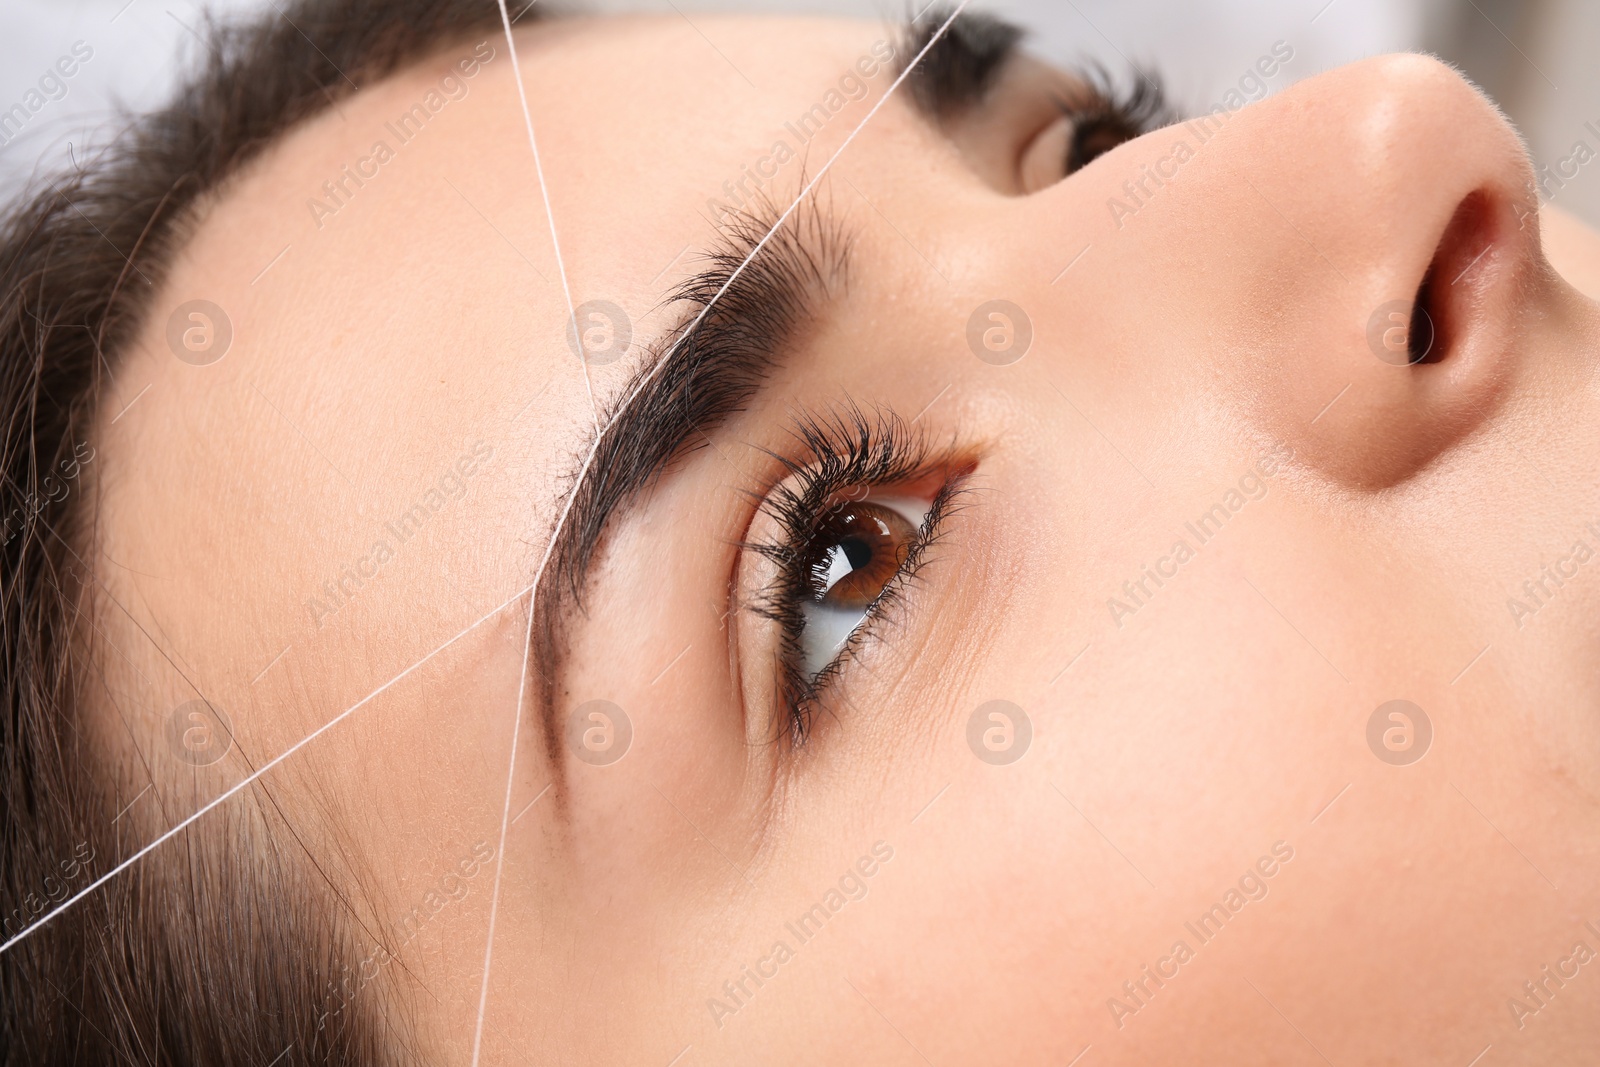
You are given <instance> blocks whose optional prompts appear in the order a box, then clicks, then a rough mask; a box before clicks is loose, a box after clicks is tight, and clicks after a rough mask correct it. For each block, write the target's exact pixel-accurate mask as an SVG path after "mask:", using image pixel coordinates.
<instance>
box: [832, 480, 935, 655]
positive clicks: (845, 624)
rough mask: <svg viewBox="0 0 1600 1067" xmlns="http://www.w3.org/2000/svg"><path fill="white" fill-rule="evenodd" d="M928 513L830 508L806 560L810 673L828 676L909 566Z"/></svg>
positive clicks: (869, 505) (864, 503) (883, 505)
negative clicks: (853, 636)
mask: <svg viewBox="0 0 1600 1067" xmlns="http://www.w3.org/2000/svg"><path fill="white" fill-rule="evenodd" d="M927 513H928V507H927V505H925V504H920V505H919V504H918V503H916V502H900V501H896V502H893V503H889V502H875V501H870V500H849V501H845V502H843V503H841V504H838V505H835V506H834V507H832V508H830V509H829V510H828V512H827V513H826V514H824V516H823V517H822V520H821V521H820V522H819V523H818V524H817V527H816V529H815V530H814V531H813V532H812V535H811V537H810V539H809V543H808V544H807V545H806V546H805V547H804V549H803V551H802V554H801V561H802V563H801V566H802V568H803V571H804V573H805V574H807V575H808V576H809V579H810V581H809V585H810V590H809V592H810V597H809V601H808V602H807V603H805V604H804V605H803V606H802V616H803V618H804V620H805V628H804V629H803V630H802V631H801V633H800V652H801V657H802V660H803V663H802V666H803V669H804V670H805V672H806V673H807V674H809V675H811V676H813V677H814V676H816V675H818V674H820V673H822V671H823V670H825V669H826V668H827V666H828V664H829V663H831V662H832V661H833V659H834V657H835V656H837V655H838V654H839V652H840V650H841V649H842V648H843V647H844V645H845V643H846V642H847V641H849V639H850V636H851V634H853V633H855V631H856V628H857V627H859V626H860V625H861V623H862V622H864V621H865V620H866V617H867V612H868V610H869V609H870V608H871V607H872V605H873V604H874V603H875V602H877V601H878V599H879V598H880V597H882V596H883V595H884V592H885V591H886V590H887V589H888V587H889V583H890V582H892V581H893V580H894V579H895V576H896V575H898V574H899V573H900V571H901V568H903V567H904V566H905V563H906V560H907V559H908V558H909V557H910V555H911V550H912V548H913V547H914V546H915V545H916V542H917V536H918V531H919V530H920V528H921V526H922V523H923V521H924V520H925V519H926V517H927Z"/></svg>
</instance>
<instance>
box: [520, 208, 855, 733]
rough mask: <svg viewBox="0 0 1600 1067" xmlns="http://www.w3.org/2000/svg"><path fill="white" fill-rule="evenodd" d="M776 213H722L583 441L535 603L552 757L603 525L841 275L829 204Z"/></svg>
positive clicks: (838, 231) (751, 386)
mask: <svg viewBox="0 0 1600 1067" xmlns="http://www.w3.org/2000/svg"><path fill="white" fill-rule="evenodd" d="M779 217H780V212H779V210H778V209H777V208H776V207H775V206H774V205H772V204H771V203H770V202H762V203H761V204H759V205H758V206H757V207H756V210H754V211H753V212H739V213H737V214H735V215H734V216H732V217H731V218H730V219H729V220H728V222H727V223H726V225H725V227H724V230H723V234H722V240H721V242H720V244H718V245H717V246H716V247H715V248H714V249H713V250H711V251H707V252H703V253H702V258H703V260H704V263H705V266H704V268H703V269H702V270H701V271H699V272H698V273H696V274H695V275H693V276H692V277H690V278H689V279H687V280H686V281H684V282H682V283H680V284H679V285H677V286H675V287H674V288H673V289H672V291H671V293H670V294H669V295H668V297H667V299H666V301H665V303H666V304H667V305H668V306H671V305H674V304H681V305H683V310H682V312H681V313H680V315H679V316H678V318H677V320H676V323H675V325H674V326H673V327H672V328H671V329H669V330H668V331H666V333H665V334H663V335H662V337H661V339H659V340H657V341H656V342H654V343H653V344H651V345H650V346H648V347H649V350H650V351H651V352H652V353H654V358H646V359H645V360H643V361H642V363H641V365H640V368H639V369H638V370H637V371H636V372H635V373H634V375H633V376H632V378H631V379H630V380H629V382H628V384H627V386H626V387H624V388H623V389H621V390H619V392H618V393H617V394H616V396H615V397H614V398H613V399H612V400H611V401H609V402H608V404H607V410H606V411H605V412H604V413H603V415H602V418H601V420H600V423H601V425H602V426H603V427H605V430H604V431H603V432H602V433H600V435H599V437H598V439H597V440H591V442H590V448H592V449H593V451H594V455H593V457H592V459H590V460H589V461H588V464H587V470H586V473H585V476H584V477H582V478H581V479H578V480H577V482H576V484H575V485H574V487H573V489H572V493H573V501H572V508H571V513H570V516H569V519H568V521H567V523H566V524H565V525H564V526H563V527H562V529H561V532H560V533H559V535H558V536H557V538H556V543H555V545H554V546H553V547H552V551H551V557H550V564H549V568H550V578H551V580H550V582H548V583H547V584H546V585H545V586H544V588H543V589H542V590H540V593H539V598H538V600H537V602H536V603H535V604H534V605H533V610H534V611H535V612H536V613H537V614H536V617H537V618H539V619H541V620H542V621H541V622H540V624H539V626H538V627H537V629H538V633H539V637H538V640H539V642H540V649H539V651H540V656H539V661H540V662H541V663H542V664H543V665H544V670H543V671H542V672H541V673H542V676H543V680H544V681H543V688H544V691H545V700H544V702H543V705H544V717H545V720H546V723H545V725H546V731H545V737H546V745H547V747H548V748H549V750H550V752H551V754H552V756H553V755H555V753H556V745H557V744H558V741H559V738H558V737H557V736H556V730H555V729H554V725H555V724H554V723H552V722H551V721H550V718H551V715H552V711H553V703H554V702H553V699H552V698H553V694H554V691H553V685H554V681H555V676H556V674H557V673H558V672H557V670H556V669H555V668H556V667H557V665H558V658H559V653H560V643H561V639H562V636H563V633H564V628H565V625H566V622H567V621H568V620H567V616H569V615H570V614H571V611H572V609H578V610H581V608H582V599H583V591H584V587H585V584H586V582H587V580H588V576H589V572H590V570H591V568H592V567H593V564H594V562H595V559H596V557H597V555H598V553H599V550H600V547H601V542H602V537H603V534H604V532H605V529H606V527H607V525H608V524H609V523H610V522H611V520H612V519H613V518H614V517H615V516H616V514H617V513H618V512H620V511H623V510H626V509H627V508H628V507H629V506H630V505H631V504H633V503H634V502H636V501H637V500H638V498H639V497H640V495H641V494H643V493H644V492H645V490H647V489H648V488H649V487H650V486H651V485H652V484H653V483H654V482H655V481H656V480H657V479H658V478H659V477H660V475H661V473H662V472H663V471H664V470H665V469H666V467H667V465H668V464H669V463H671V462H672V461H673V460H674V459H675V458H677V457H678V456H680V455H681V454H683V453H684V452H686V451H690V450H693V449H696V448H700V447H704V446H705V445H706V444H708V443H709V440H710V438H709V435H710V434H711V433H713V432H714V431H715V430H716V429H718V428H719V427H720V426H722V425H723V424H724V423H725V422H726V421H727V420H728V419H729V418H730V417H731V416H733V415H734V414H736V413H738V412H739V411H741V410H743V409H744V407H745V406H746V405H747V404H748V403H749V402H750V400H751V399H752V398H753V397H754V396H755V395H756V393H757V392H758V391H759V390H760V388H761V387H762V385H764V384H765V383H766V382H767V381H768V380H769V379H770V378H771V377H772V375H773V374H774V373H775V372H776V371H777V369H778V368H779V367H780V366H781V365H782V364H783V363H784V362H785V360H786V358H787V357H788V356H789V355H791V354H792V353H793V346H794V341H795V338H796V337H797V335H798V334H799V332H800V331H801V329H802V328H803V327H804V326H805V325H806V324H807V323H808V322H811V321H813V320H814V318H815V317H816V316H817V315H818V314H819V313H820V312H821V310H822V308H823V307H824V305H825V304H826V303H827V302H829V301H830V300H831V299H833V298H834V297H835V296H836V295H838V294H839V293H840V292H841V291H842V289H843V288H844V286H845V285H846V283H847V276H848V269H849V262H850V243H851V242H850V237H849V234H848V232H847V231H846V230H845V228H844V227H843V225H842V224H841V223H840V222H839V221H838V220H837V219H835V218H834V216H833V215H832V213H831V212H830V211H829V210H828V209H827V208H826V206H824V205H823V204H821V203H820V202H819V201H818V200H817V199H816V197H815V196H812V197H808V198H807V200H806V201H805V202H804V203H803V204H802V205H800V207H799V208H798V209H797V210H796V211H794V212H793V213H792V214H791V215H789V217H788V218H787V219H785V220H784V221H783V222H782V224H781V225H780V224H779V221H778V220H779ZM769 233H770V234H771V237H770V238H769V237H768V236H767V235H768V234H769ZM763 238H766V243H765V244H763V243H762V240H763ZM746 261H748V263H747V262H746ZM741 265H743V270H740V267H741ZM719 293H720V294H721V295H720V296H718V295H717V294H719ZM708 308H709V311H708V310H707V309H708ZM586 453H587V450H586ZM573 477H574V478H576V475H574V476H573Z"/></svg>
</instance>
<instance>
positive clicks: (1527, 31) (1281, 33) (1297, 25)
mask: <svg viewBox="0 0 1600 1067" xmlns="http://www.w3.org/2000/svg"><path fill="white" fill-rule="evenodd" d="M278 2H279V3H281V0H278ZM373 2H374V3H382V2H383V0H373ZM483 2H484V3H485V4H492V3H494V0H483ZM911 2H912V3H913V4H915V7H912V8H907V7H905V6H902V0H738V2H726V0H725V2H718V0H676V6H674V0H589V2H580V3H571V4H569V5H566V6H573V7H581V8H584V9H598V10H605V11H621V10H652V11H661V12H665V13H668V14H673V13H677V14H678V15H679V16H680V17H688V18H691V19H692V18H693V16H694V13H695V12H696V11H705V10H728V11H732V10H737V11H752V10H800V11H815V12H828V13H838V14H854V15H861V16H867V17H885V16H890V17H893V16H901V15H903V14H904V13H905V12H906V11H907V10H915V9H916V8H920V7H921V6H922V5H923V4H924V3H925V2H926V0H911ZM509 3H510V7H511V10H512V12H513V13H516V12H517V11H519V10H520V9H521V8H522V7H523V6H524V5H525V4H526V3H527V0H509ZM273 6H274V0H209V2H207V0H0V197H4V198H8V197H9V196H10V194H11V193H12V192H14V191H16V190H17V189H19V188H20V187H21V186H22V185H23V184H24V183H26V182H27V181H28V179H29V177H30V176H31V175H33V174H34V172H35V170H36V169H37V168H40V167H41V166H43V167H53V166H58V165H63V164H67V163H68V162H69V161H70V160H71V159H72V158H74V157H75V156H76V155H77V154H78V153H80V152H81V151H82V150H83V146H84V145H85V144H86V143H91V144H92V143H94V141H95V139H96V137H97V134H96V131H97V130H98V131H100V132H99V134H98V137H99V139H102V140H103V138H104V131H105V129H106V127H107V124H109V123H113V122H115V120H116V117H117V114H118V109H119V108H131V109H141V108H145V107H149V106H151V105H154V104H156V103H159V102H160V101H161V100H162V99H163V98H164V96H165V95H166V94H167V92H169V91H170V89H171V87H172V85H173V83H174V80H175V79H176V77H177V73H178V71H179V70H181V69H182V64H183V62H184V61H185V59H186V57H188V56H190V55H192V46H193V45H194V44H195V43H196V37H195V33H196V30H197V29H198V28H199V27H200V26H201V25H202V23H203V19H204V13H205V12H206V11H207V10H210V11H214V12H216V13H218V14H219V15H236V14H245V13H248V12H251V11H255V10H267V11H271V10H272V8H273ZM974 6H976V7H982V8H986V9H989V10H993V11H997V12H1000V13H1003V14H1005V15H1007V16H1009V17H1011V18H1013V19H1015V20H1017V21H1019V22H1021V23H1022V24H1023V25H1025V26H1027V27H1028V28H1029V29H1030V31H1031V32H1032V35H1033V47H1034V49H1035V51H1037V52H1038V53H1040V54H1041V55H1043V56H1044V57H1046V58H1048V59H1051V60H1055V61H1059V62H1068V63H1070V62H1073V61H1077V60H1082V59H1093V60H1098V61H1099V62H1101V63H1103V64H1105V65H1106V66H1107V67H1108V68H1109V69H1110V70H1112V71H1113V72H1124V73H1125V72H1127V71H1129V69H1130V67H1136V68H1137V69H1140V70H1146V71H1151V70H1153V71H1157V72H1159V73H1160V74H1161V75H1162V77H1163V78H1164V79H1165V81H1166V84H1167V87H1168V89H1169V90H1170V95H1171V96H1172V99H1173V102H1174V103H1175V104H1177V105H1178V106H1179V107H1180V108H1182V109H1184V110H1200V109H1205V108H1208V107H1210V106H1211V105H1212V104H1214V103H1218V102H1220V101H1221V99H1222V96H1223V94H1224V93H1226V92H1227V91H1228V90H1229V89H1231V88H1234V87H1235V86H1237V85H1238V83H1239V79H1240V78H1241V76H1243V75H1244V74H1245V72H1246V71H1247V69H1248V68H1249V67H1250V66H1251V65H1252V64H1253V63H1254V62H1255V61H1256V59H1257V58H1258V57H1260V56H1262V55H1264V54H1266V53H1267V52H1268V51H1269V50H1270V49H1271V47H1272V45H1273V43H1274V42H1275V41H1279V40H1281V41H1284V42H1287V44H1288V45H1289V46H1290V47H1292V48H1293V49H1294V59H1293V61H1292V62H1290V63H1289V64H1288V65H1287V66H1286V67H1285V68H1284V69H1283V71H1282V72H1281V73H1280V74H1278V75H1277V76H1275V77H1274V78H1272V79H1271V80H1270V81H1269V88H1270V90H1271V91H1272V92H1278V91H1281V90H1282V89H1283V88H1284V87H1285V86H1286V85H1289V84H1291V83H1292V82H1294V81H1296V80H1298V79H1300V78H1305V77H1309V76H1311V75H1313V74H1316V73H1317V72H1319V71H1322V70H1326V69H1328V68H1329V67H1334V66H1338V65H1340V64H1342V63H1347V62H1350V61H1351V60H1354V59H1359V58H1361V57H1363V56H1368V55H1373V54H1376V53H1380V52H1393V51H1402V50H1421V51H1427V52H1432V53H1434V54H1436V55H1438V56H1440V57H1442V58H1444V59H1445V60H1447V61H1449V62H1450V63H1452V64H1454V65H1455V66H1457V67H1459V68H1460V69H1461V70H1462V71H1463V72H1464V73H1465V74H1466V75H1467V76H1468V77H1470V78H1471V79H1472V80H1473V81H1474V82H1476V83H1477V84H1478V85H1479V86H1481V87H1482V88H1483V89H1484V90H1485V91H1487V92H1488V93H1489V95H1490V96H1492V97H1493V98H1494V99H1495V100H1497V101H1498V102H1499V103H1500V106H1501V107H1502V108H1503V109H1504V110H1505V111H1506V113H1507V114H1509V115H1510V116H1511V118H1512V120H1513V121H1514V122H1516V124H1517V125H1518V127H1519V128H1520V129H1521V130H1522V133H1523V136H1524V137H1525V138H1526V140H1527V142H1528V145H1529V147H1530V149H1531V151H1532V153H1533V157H1534V161H1535V164H1536V165H1538V166H1541V167H1548V168H1550V170H1549V172H1548V177H1546V176H1545V175H1544V174H1543V172H1541V178H1542V179H1543V184H1542V190H1541V193H1542V198H1543V199H1545V200H1546V201H1548V202H1554V203H1557V204H1559V205H1560V206H1562V207H1564V208H1566V209H1567V210H1569V211H1572V212H1574V213H1575V214H1577V215H1579V216H1580V217H1582V218H1584V219H1586V220H1587V221H1588V222H1589V223H1590V224H1591V225H1596V226H1600V165H1595V166H1583V165H1579V163H1578V162H1577V161H1576V158H1575V157H1578V158H1582V159H1585V160H1586V159H1587V158H1588V156H1589V155H1590V154H1591V153H1595V154H1600V62H1597V61H1596V56H1595V52H1596V50H1597V48H1600V0H976V3H975V5H974ZM75 48H76V52H75V51H74V49H75ZM63 57H68V59H69V62H67V63H66V64H65V65H64V66H62V67H60V68H59V69H60V70H66V69H69V68H71V69H73V71H74V73H73V74H72V76H71V77H68V78H63V79H61V81H60V82H59V83H57V82H54V81H50V82H47V84H46V87H45V88H46V90H47V91H46V92H43V93H39V92H36V93H35V94H34V95H32V96H30V95H29V93H30V90H38V89H39V88H40V79H41V78H49V77H50V75H51V72H52V71H55V70H57V67H56V64H57V62H58V60H61V59H62V58H63ZM58 84H59V85H62V86H64V92H63V91H62V89H58V88H57V85H58ZM52 97H55V98H52ZM41 99H42V100H43V103H42V106H38V108H37V110H36V111H34V110H30V111H29V112H28V115H27V120H26V122H18V121H17V120H16V118H15V117H13V119H12V122H11V123H9V124H8V123H5V122H4V121H3V115H4V113H5V112H6V111H9V110H11V109H12V108H13V105H17V104H23V105H24V107H25V108H27V107H28V106H29V105H32V104H38V103H39V101H40V100H41ZM16 114H17V113H16V112H13V116H15V115H16ZM1580 143H1581V144H1582V145H1584V146H1585V147H1586V149H1587V151H1579V150H1578V146H1579V144H1580Z"/></svg>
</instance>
